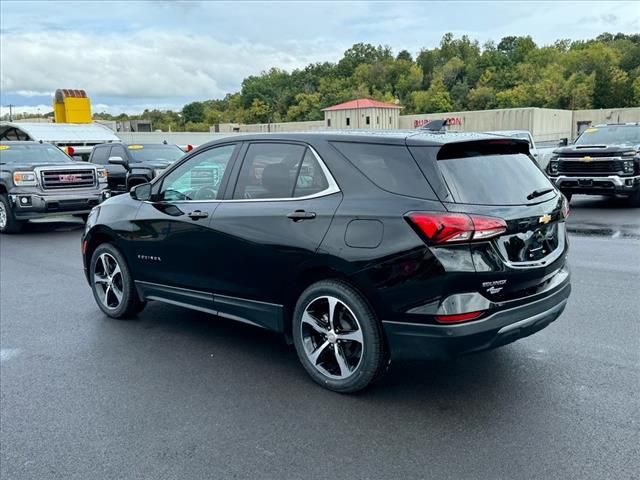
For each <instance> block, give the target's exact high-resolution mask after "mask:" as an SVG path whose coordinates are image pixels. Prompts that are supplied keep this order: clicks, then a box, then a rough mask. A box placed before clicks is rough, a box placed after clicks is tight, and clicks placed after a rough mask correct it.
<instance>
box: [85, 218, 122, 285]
mask: <svg viewBox="0 0 640 480" xmlns="http://www.w3.org/2000/svg"><path fill="white" fill-rule="evenodd" d="M84 241H85V242H87V243H86V246H85V247H84V248H83V250H84V253H83V255H84V262H85V263H84V264H85V265H86V267H87V268H86V270H85V273H86V275H87V281H88V280H89V269H90V268H91V257H93V252H95V251H96V248H98V247H99V246H100V245H102V244H103V243H112V244H113V245H115V246H116V247H118V241H117V236H116V234H115V233H114V232H112V231H111V230H109V229H107V228H104V227H101V226H97V227H94V228H93V229H91V230H90V231H89V232H88V233H87V234H86V235H85V237H84ZM118 248H119V247H118Z"/></svg>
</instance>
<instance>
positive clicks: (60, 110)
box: [53, 88, 93, 123]
mask: <svg viewBox="0 0 640 480" xmlns="http://www.w3.org/2000/svg"><path fill="white" fill-rule="evenodd" d="M53 117H54V119H55V122H56V123H91V122H92V121H93V120H92V118H91V101H90V100H89V97H87V92H85V91H84V90H70V89H66V88H59V89H58V90H56V94H55V95H54V97H53Z"/></svg>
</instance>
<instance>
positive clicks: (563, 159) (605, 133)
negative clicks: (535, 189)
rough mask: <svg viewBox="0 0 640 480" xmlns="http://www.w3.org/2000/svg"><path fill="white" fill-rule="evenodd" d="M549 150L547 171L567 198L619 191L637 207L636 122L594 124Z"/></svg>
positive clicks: (639, 129) (639, 130) (639, 127)
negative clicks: (553, 149)
mask: <svg viewBox="0 0 640 480" xmlns="http://www.w3.org/2000/svg"><path fill="white" fill-rule="evenodd" d="M553 153H554V155H553V157H552V158H551V160H550V161H549V166H548V168H547V172H548V173H549V176H550V177H551V178H552V179H553V181H554V182H555V183H556V185H558V187H560V189H561V190H562V193H564V195H565V196H566V197H567V198H568V199H571V196H572V195H574V194H587V195H609V196H614V195H621V196H625V197H627V198H628V200H629V204H630V205H631V206H634V207H640V123H637V122H636V123H610V124H605V125H596V126H595V127H591V128H588V129H586V130H585V131H584V132H582V134H581V135H580V136H579V137H578V139H577V140H576V141H575V143H574V144H573V145H570V146H567V147H564V148H559V149H557V150H555V151H554V152H553Z"/></svg>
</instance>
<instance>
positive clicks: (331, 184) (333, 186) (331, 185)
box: [144, 142, 341, 204]
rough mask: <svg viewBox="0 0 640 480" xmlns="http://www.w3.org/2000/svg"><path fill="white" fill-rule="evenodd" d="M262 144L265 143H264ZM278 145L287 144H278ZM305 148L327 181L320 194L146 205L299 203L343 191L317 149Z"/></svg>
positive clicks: (309, 146) (181, 201) (180, 201)
mask: <svg viewBox="0 0 640 480" xmlns="http://www.w3.org/2000/svg"><path fill="white" fill-rule="evenodd" d="M249 143H250V142H249ZM262 143H264V142H262ZM278 143H287V142H278ZM291 145H295V143H291ZM305 146H306V147H307V148H308V149H309V150H311V153H313V155H314V157H315V158H316V160H317V161H318V164H319V165H320V169H321V170H322V173H323V174H324V176H325V178H326V179H327V183H328V187H327V188H325V189H324V190H322V191H320V192H318V193H314V194H312V195H305V196H304V197H283V198H230V199H220V200H175V201H172V202H151V201H149V200H145V201H144V203H171V204H183V203H239V202H256V203H257V202H295V201H299V200H311V199H314V198H320V197H326V196H328V195H333V194H334V193H340V191H341V190H340V187H339V186H338V183H337V182H336V180H335V179H334V178H333V175H331V172H330V171H329V168H328V167H327V166H326V164H325V163H324V161H323V160H322V158H320V155H318V152H316V150H315V148H313V147H312V146H311V145H308V144H305ZM243 160H244V159H243ZM241 168H242V166H241ZM239 174H240V172H238V175H239ZM156 178H158V177H156ZM154 180H155V178H154Z"/></svg>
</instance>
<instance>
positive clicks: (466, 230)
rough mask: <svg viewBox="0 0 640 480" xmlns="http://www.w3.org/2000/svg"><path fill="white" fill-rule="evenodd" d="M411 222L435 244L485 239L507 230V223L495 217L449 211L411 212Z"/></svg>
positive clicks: (409, 217)
mask: <svg viewBox="0 0 640 480" xmlns="http://www.w3.org/2000/svg"><path fill="white" fill-rule="evenodd" d="M407 217H408V219H409V220H410V222H411V224H412V225H413V226H414V227H415V228H416V229H417V230H418V233H421V234H422V235H423V236H424V237H426V239H427V240H428V241H429V242H430V243H432V244H435V245H439V244H443V243H455V242H470V241H473V240H486V239H489V238H493V237H496V236H498V235H501V234H503V233H504V232H506V231H507V223H506V222H505V221H504V220H503V219H501V218H496V217H485V216H482V215H467V214H466V213H450V212H411V213H409V214H408V215H407Z"/></svg>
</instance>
